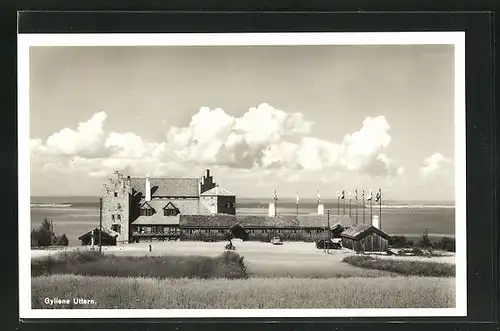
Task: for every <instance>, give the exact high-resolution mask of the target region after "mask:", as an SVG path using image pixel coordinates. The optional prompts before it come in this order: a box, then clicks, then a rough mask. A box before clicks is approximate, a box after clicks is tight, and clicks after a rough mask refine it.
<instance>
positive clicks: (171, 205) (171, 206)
mask: <svg viewBox="0 0 500 331" xmlns="http://www.w3.org/2000/svg"><path fill="white" fill-rule="evenodd" d="M163 209H175V210H178V209H177V207H176V206H174V205H173V204H172V202H171V201H169V202H168V203H167V204H166V205H165V207H163Z"/></svg>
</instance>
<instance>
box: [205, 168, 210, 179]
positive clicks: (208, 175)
mask: <svg viewBox="0 0 500 331" xmlns="http://www.w3.org/2000/svg"><path fill="white" fill-rule="evenodd" d="M206 177H207V178H208V177H210V169H207V174H206Z"/></svg>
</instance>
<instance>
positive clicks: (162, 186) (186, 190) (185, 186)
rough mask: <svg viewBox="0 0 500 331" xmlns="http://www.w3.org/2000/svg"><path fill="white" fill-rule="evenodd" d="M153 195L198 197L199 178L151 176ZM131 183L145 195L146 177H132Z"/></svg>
mask: <svg viewBox="0 0 500 331" xmlns="http://www.w3.org/2000/svg"><path fill="white" fill-rule="evenodd" d="M149 181H150V183H151V197H198V196H199V184H200V182H199V179H198V178H161V177H156V178H150V179H149ZM130 185H131V187H132V190H133V191H135V192H140V193H142V196H145V195H146V194H145V192H144V191H145V189H146V178H145V177H133V178H130Z"/></svg>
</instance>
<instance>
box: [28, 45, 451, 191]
mask: <svg viewBox="0 0 500 331" xmlns="http://www.w3.org/2000/svg"><path fill="white" fill-rule="evenodd" d="M453 52H454V50H453V46H452V45H400V46H397V45H396V46H340V45H339V46H330V45H326V46H204V47H199V46H193V47H175V46H165V47H164V46H151V47H130V46H127V47H114V46H113V47H111V46H109V47H102V46H101V47H92V46H86V47H42V46H36V47H31V48H30V86H29V87H30V162H31V195H33V196H45V195H56V196H61V195H62V196H64V195H71V196H78V195H86V196H95V195H98V194H100V188H101V185H102V183H103V182H104V181H105V180H106V178H107V177H110V176H113V172H114V170H119V171H121V172H123V173H124V174H125V175H131V176H145V175H146V174H149V175H151V176H166V177H200V176H202V175H203V173H204V169H206V168H210V169H211V172H212V174H213V175H214V176H215V180H216V181H217V183H218V184H219V185H220V186H221V187H224V188H227V189H229V190H230V191H232V192H233V193H235V194H236V195H237V196H238V197H272V194H273V191H274V190H276V191H277V193H278V196H280V197H295V196H296V194H297V192H298V193H299V195H300V196H301V197H303V198H314V197H315V196H316V194H317V191H319V192H320V194H321V196H323V197H325V198H328V197H335V196H336V193H337V191H339V190H347V191H352V190H354V189H358V190H365V191H367V192H368V191H369V190H370V189H373V190H374V191H375V190H377V189H378V188H382V190H383V192H384V193H383V194H384V197H385V198H386V199H391V200H419V201H422V200H436V201H437V200H439V201H444V200H447V201H453V200H454V90H453V89H454V61H453Z"/></svg>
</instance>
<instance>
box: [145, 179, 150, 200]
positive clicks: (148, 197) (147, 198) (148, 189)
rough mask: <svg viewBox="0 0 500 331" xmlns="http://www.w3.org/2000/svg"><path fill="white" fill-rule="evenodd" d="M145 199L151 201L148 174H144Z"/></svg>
mask: <svg viewBox="0 0 500 331" xmlns="http://www.w3.org/2000/svg"><path fill="white" fill-rule="evenodd" d="M144 193H145V194H146V201H151V182H150V181H149V175H146V192H144Z"/></svg>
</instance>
